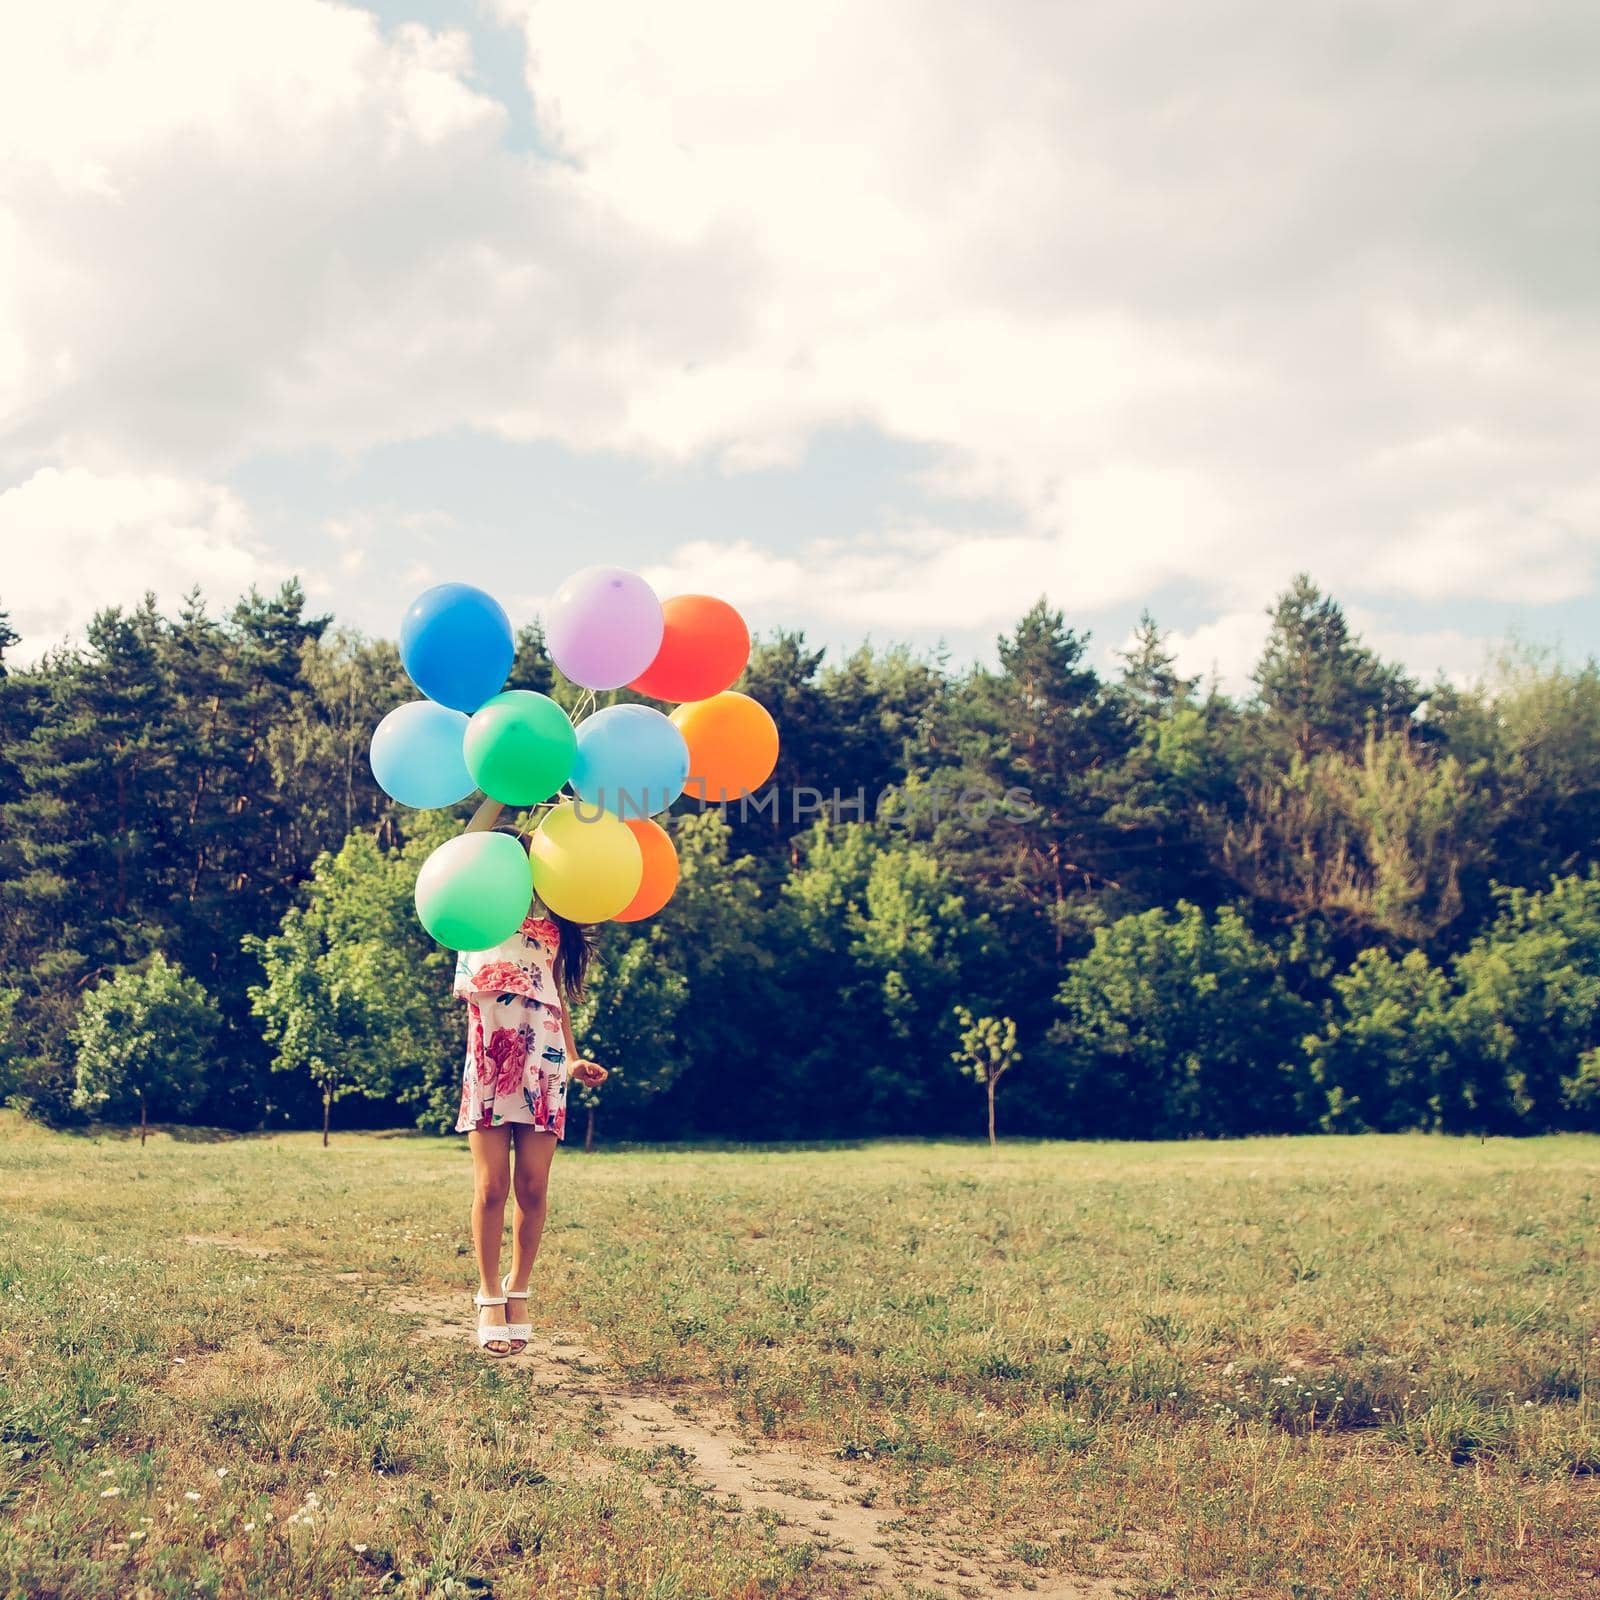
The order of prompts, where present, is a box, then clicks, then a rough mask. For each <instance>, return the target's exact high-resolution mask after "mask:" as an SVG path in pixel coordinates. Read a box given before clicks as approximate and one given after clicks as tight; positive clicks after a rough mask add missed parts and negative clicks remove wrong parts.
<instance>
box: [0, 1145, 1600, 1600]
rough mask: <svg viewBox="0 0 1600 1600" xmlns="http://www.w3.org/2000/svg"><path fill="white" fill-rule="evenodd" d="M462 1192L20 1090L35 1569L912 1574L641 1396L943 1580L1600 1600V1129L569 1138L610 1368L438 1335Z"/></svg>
mask: <svg viewBox="0 0 1600 1600" xmlns="http://www.w3.org/2000/svg"><path fill="white" fill-rule="evenodd" d="M467 1187H468V1176H467V1165H466V1161H465V1156H464V1152H463V1150H462V1149H461V1147H460V1146H459V1145H458V1144H457V1143H455V1142H453V1141H452V1142H447V1141H442V1140H429V1139H423V1138H414V1137H401V1136H396V1137H383V1136H371V1135H367V1136H359V1135H350V1136H345V1137H343V1138H340V1137H337V1136H336V1137H335V1139H334V1143H333V1147H332V1148H331V1149H329V1150H327V1151H324V1150H322V1149H320V1148H319V1147H318V1146H317V1143H316V1141H315V1139H314V1138H311V1137H304V1138H302V1137H299V1136H292V1137H283V1138H262V1139H243V1140H227V1141H216V1142H210V1141H204V1140H198V1139H183V1140H175V1139H173V1138H171V1137H168V1136H165V1135H161V1136H158V1137H156V1138H153V1139H152V1141H151V1143H150V1145H149V1147H148V1148H147V1149H145V1150H143V1151H141V1150H140V1148H139V1146H138V1144H137V1142H130V1141H129V1140H127V1139H126V1138H123V1137H117V1136H106V1137H100V1138H94V1139H91V1138H84V1137H70V1136H62V1135H51V1134H45V1133H42V1132H39V1131H37V1130H33V1129H30V1128H26V1127H23V1126H22V1125H21V1124H19V1123H17V1122H15V1121H14V1120H10V1121H5V1122H0V1195H3V1198H4V1222H3V1228H4V1232H3V1236H0V1290H3V1298H0V1371H3V1389H0V1510H3V1512H4V1515H3V1517H0V1591H3V1592H4V1593H5V1594H7V1595H28V1596H50V1595H73V1596H79V1595H82V1596H102V1595H103V1596H108V1597H109V1596H163V1597H166V1596H172V1597H178V1596H184V1597H188V1596H193V1595H196V1594H199V1595H206V1596H210V1595H229V1596H232V1595H261V1596H267V1595H272V1596H278V1595H294V1596H297V1597H311V1596H323V1595H341V1596H343V1595H365V1594H373V1593H378V1592H383V1593H392V1594H405V1595H467V1594H479V1595H481V1594H484V1593H486V1592H489V1591H490V1590H491V1589H492V1592H493V1593H495V1594H496V1595H499V1596H502V1597H509V1596H516V1595H524V1594H527V1595H533V1594H548V1595H552V1596H555V1595H559V1596H562V1597H563V1600H567V1597H570V1600H594V1597H600V1596H607V1597H612V1596H615V1597H621V1596H629V1597H635V1596H651V1597H657V1596H659V1597H666V1596H682V1597H698V1596H706V1597H712V1596H717V1597H721V1596H758V1595H771V1596H821V1597H829V1596H845V1595H851V1594H856V1595H859V1594H863V1593H893V1592H895V1586H893V1585H890V1584H889V1582H888V1580H887V1578H886V1577H885V1576H884V1574H883V1572H881V1571H880V1572H879V1573H878V1574H877V1575H874V1574H873V1573H872V1572H871V1571H870V1570H868V1571H862V1570H860V1569H856V1570H852V1568H851V1566H850V1565H849V1563H848V1562H843V1561H841V1560H839V1559H837V1555H836V1554H835V1555H830V1554H827V1553H823V1552H820V1551H819V1550H818V1548H817V1546H816V1544H815V1542H814V1541H813V1540H812V1539H810V1538H809V1537H806V1538H800V1539H798V1540H797V1539H796V1537H795V1530H794V1529H793V1528H786V1527H785V1526H784V1525H783V1524H782V1522H780V1520H779V1514H778V1513H775V1512H774V1511H772V1510H771V1509H770V1507H763V1506H760V1505H751V1504H746V1505H744V1507H743V1509H742V1512H740V1511H735V1510H734V1509H733V1508H732V1503H731V1502H730V1501H728V1500H727V1498H726V1496H725V1494H723V1493H719V1492H716V1490H715V1489H714V1488H712V1489H708V1488H707V1487H706V1485H705V1480H704V1478H703V1477H702V1476H701V1474H700V1472H699V1465H700V1464H699V1463H697V1461H696V1460H695V1459H694V1456H695V1451H694V1449H693V1448H691V1447H689V1446H683V1445H679V1444H677V1443H675V1442H674V1436H673V1435H672V1433H671V1431H670V1428H667V1429H665V1430H662V1431H659V1432H658V1433H656V1434H653V1435H651V1438H653V1439H655V1440H657V1441H658V1442H656V1443H654V1444H651V1443H650V1442H649V1441H643V1442H641V1439H640V1438H639V1437H637V1436H630V1435H629V1434H628V1433H627V1431H626V1429H625V1428H622V1427H621V1425H620V1423H619V1418H620V1417H621V1416H622V1414H623V1412H622V1411H621V1410H619V1409H618V1408H619V1406H622V1407H624V1408H625V1407H626V1404H627V1401H628V1397H630V1396H637V1397H641V1398H640V1400H639V1403H640V1404H643V1403H645V1402H644V1397H655V1398H654V1402H653V1403H657V1408H658V1411H659V1413H660V1414H661V1415H663V1416H666V1417H668V1418H670V1417H672V1416H682V1417H685V1418H689V1417H692V1416H694V1415H697V1414H700V1413H701V1412H702V1411H704V1414H705V1415H710V1414H712V1412H716V1413H717V1414H718V1415H721V1416H723V1417H724V1418H725V1419H727V1424H728V1426H730V1427H732V1426H737V1428H738V1429H740V1430H742V1432H743V1434H744V1435H745V1436H746V1437H747V1438H748V1439H749V1440H750V1441H751V1442H752V1444H753V1445H754V1447H755V1448H756V1449H757V1450H758V1451H759V1449H761V1448H762V1447H763V1442H764V1441H779V1442H780V1443H781V1448H782V1449H783V1450H784V1451H786V1452H787V1454H786V1455H785V1456H783V1457H782V1459H784V1460H791V1459H792V1460H796V1461H799V1460H801V1459H802V1458H804V1459H809V1460H814V1461H815V1462H817V1463H819V1469H820V1468H822V1467H825V1469H826V1471H827V1472H831V1473H833V1474H835V1475H836V1477H837V1478H838V1481H840V1482H843V1483H847V1484H848V1485H849V1486H850V1488H849V1494H850V1495H851V1496H852V1497H854V1499H855V1500H856V1501H857V1502H858V1503H859V1504H860V1505H861V1506H864V1507H877V1508H878V1510H877V1511H876V1512H875V1513H874V1514H875V1515H882V1514H884V1513H885V1512H887V1513H891V1514H892V1516H893V1519H894V1520H893V1521H892V1522H891V1523H889V1524H887V1526H889V1527H891V1528H893V1529H894V1530H895V1533H896V1537H899V1538H902V1539H903V1540H904V1541H906V1543H907V1546H908V1547H910V1546H914V1545H916V1544H917V1542H918V1541H926V1540H931V1539H934V1538H937V1539H938V1540H940V1541H942V1543H941V1544H940V1545H939V1548H940V1549H941V1550H943V1551H945V1552H947V1553H950V1556H949V1566H948V1576H947V1578H946V1580H945V1586H944V1587H943V1588H942V1589H938V1591H937V1592H941V1593H947V1594H955V1593H961V1592H968V1593H972V1594H980V1595H990V1594H998V1593H1007V1592H1010V1593H1016V1594H1018V1595H1021V1594H1024V1593H1027V1592H1029V1591H1030V1590H1032V1591H1033V1592H1034V1593H1036V1594H1041V1595H1061V1596H1065V1595H1070V1594H1085V1595H1087V1594H1110V1593H1113V1592H1116V1593H1121V1594H1125V1595H1128V1596H1164V1595H1181V1596H1191V1595H1195V1596H1198V1595H1230V1596H1245V1595H1249V1596H1295V1597H1300V1600H1312V1597H1319V1600H1320V1597H1324V1596H1326V1597H1329V1600H1332V1597H1339V1600H1355V1597H1371V1600H1399V1597H1414V1600H1446V1597H1454V1596H1461V1595H1468V1594H1473V1595H1494V1596H1559V1597H1568V1596H1570V1597H1574V1600H1575V1597H1579V1596H1585V1597H1590V1596H1593V1595H1594V1594H1596V1593H1597V1592H1600V1578H1597V1576H1596V1574H1597V1573H1600V1493H1597V1489H1596V1485H1597V1483H1600V1476H1597V1475H1600V1404H1597V1394H1600V1242H1597V1234H1596V1224H1597V1222H1600V1141H1597V1140H1586V1139H1581V1138H1559V1139H1546V1140H1530V1141H1526V1142H1520V1143H1516V1142H1490V1143H1488V1144H1479V1143H1478V1142H1476V1141H1472V1142H1457V1141H1446V1140H1440V1139H1426V1138H1394V1139H1375V1138H1374V1139H1306V1140H1292V1141H1290V1140H1284V1141H1251V1142H1243V1143H1233V1144H1190V1145H1166V1146H1155V1145H1131V1146H1112V1145H1070V1144H1030V1145H1016V1146H1011V1147H1002V1149H1001V1150H1000V1152H999V1153H998V1155H995V1156H991V1154H990V1152H989V1151H988V1150H987V1149H985V1148H983V1147H980V1146H969V1145H951V1144H933V1145H921V1144H869V1145H864V1146H861V1147H855V1148H851V1147H844V1148H828V1149H799V1150H791V1151H742V1152H713V1151H691V1150H664V1151H621V1152H616V1153H601V1154H596V1155H594V1156H589V1157H585V1156H583V1155H581V1154H578V1153H563V1154H562V1155H561V1156H559V1157H558V1158H557V1161H556V1170H555V1181H554V1186H553V1190H552V1215H551V1222H550V1227H549V1231H548V1233H547V1235H546V1250H545V1255H544V1257H543V1258H542V1260H541V1264H540V1269H539V1272H538V1274H537V1275H536V1277H535V1287H536V1290H537V1291H538V1292H537V1294H536V1297H535V1299H534V1301H533V1317H534V1320H535V1325H536V1329H537V1330H538V1332H539V1334H540V1338H541V1339H544V1338H547V1337H549V1336H553V1335H555V1334H557V1333H560V1334H562V1335H565V1336H567V1337H568V1338H569V1339H570V1340H576V1341H578V1342H581V1343H582V1344H584V1345H586V1346H587V1347H588V1348H589V1349H590V1350H592V1352H593V1353H594V1360H595V1363H596V1364H597V1365H598V1364H601V1363H603V1364H604V1365H605V1367H606V1369H607V1370H608V1371H609V1372H610V1373H611V1374H612V1377H611V1378H610V1379H609V1380H608V1381H609V1382H610V1383H611V1385H612V1389H611V1391H610V1392H609V1393H610V1397H609V1399H602V1398H595V1397H594V1395H593V1394H589V1393H587V1392H586V1388H585V1379H584V1376H583V1374H584V1363H582V1362H576V1363H574V1364H573V1366H572V1368H571V1376H570V1378H569V1380H568V1381H567V1382H566V1383H558V1384H556V1385H555V1386H554V1387H552V1386H551V1385H550V1383H548V1382H547V1381H545V1380H546V1378H547V1377H548V1374H549V1370H550V1369H548V1368H538V1369H534V1368H528V1367H516V1366H507V1365H496V1364H491V1363H489V1362H486V1361H485V1360H484V1359H483V1358H481V1357H480V1356H478V1355H477V1354H476V1352H475V1351H473V1350H472V1349H471V1348H470V1347H469V1344H468V1342H467V1338H466V1335H465V1334H464V1333H463V1334H462V1335H461V1337H459V1338H456V1337H418V1333H419V1331H426V1330H425V1329H423V1327H422V1325H423V1324H424V1323H426V1322H428V1321H429V1318H428V1317H427V1316H426V1315H424V1310H425V1308H426V1306H427V1305H428V1304H430V1303H437V1304H439V1305H441V1306H451V1307H454V1306H459V1307H460V1313H459V1314H460V1315H461V1317H462V1326H463V1328H465V1327H466V1326H467V1325H468V1323H467V1320H466V1294H467V1292H468V1286H469V1284H470V1272H469V1264H468V1258H467V1254H466V1243H465V1227H464V1206H465V1200H466V1194H467ZM396 1295H399V1296H400V1299H399V1302H398V1303H399V1304H400V1305H401V1306H402V1307H409V1309H402V1310H400V1311H398V1312H397V1311H396V1309H395V1306H396V1303H397V1302H396V1300H395V1296H396ZM445 1295H448V1296H451V1297H452V1298H451V1299H450V1300H448V1301H446V1300H441V1299H440V1298H439V1297H441V1296H445ZM430 1296H431V1297H433V1301H432V1302H430V1300H429V1298H428V1297H430ZM432 1320H433V1322H434V1323H435V1324H437V1322H438V1318H437V1316H435V1317H434V1318H433V1319H432ZM432 1331H433V1332H435V1333H437V1332H438V1328H437V1326H435V1327H434V1328H433V1330H432ZM599 1392H600V1391H598V1390H597V1391H596V1393H599ZM619 1393H620V1394H622V1396H623V1399H622V1400H620V1401H619V1400H618V1399H617V1395H618V1394H619ZM706 1408H709V1409H706ZM685 1437H694V1438H702V1439H705V1438H709V1437H711V1435H710V1434H708V1433H704V1432H702V1433H701V1434H697V1435H685ZM772 1448H774V1449H777V1448H779V1445H776V1444H775V1445H773V1446H772ZM748 1459H749V1460H751V1461H753V1462H766V1463H767V1465H766V1466H765V1467H764V1468H763V1470H765V1471H767V1472H768V1474H769V1475H771V1474H772V1472H773V1471H774V1469H773V1468H772V1467H771V1465H770V1463H771V1462H772V1461H775V1460H778V1459H780V1458H779V1457H777V1456H770V1457H762V1456H760V1455H759V1454H757V1455H752V1456H750V1457H749V1458H748ZM724 1476H726V1474H724ZM791 1487H793V1488H794V1492H795V1494H796V1495H797V1496H799V1497H801V1498H803V1497H804V1495H805V1493H806V1491H805V1490H804V1488H803V1486H791ZM723 1489H724V1490H725V1489H726V1482H725V1481H724V1483H723ZM826 1514H827V1515H831V1513H826ZM823 1525H824V1526H825V1525H826V1524H823ZM1097 1580H1109V1583H1110V1584H1111V1585H1114V1588H1113V1587H1111V1586H1108V1583H1107V1582H1103V1581H1097ZM929 1587H935V1586H931V1585H930V1586H929Z"/></svg>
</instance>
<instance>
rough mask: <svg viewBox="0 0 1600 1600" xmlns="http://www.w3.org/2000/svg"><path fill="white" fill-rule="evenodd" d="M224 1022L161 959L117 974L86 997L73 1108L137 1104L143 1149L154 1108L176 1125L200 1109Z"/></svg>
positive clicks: (77, 1040) (192, 984) (196, 988)
mask: <svg viewBox="0 0 1600 1600" xmlns="http://www.w3.org/2000/svg"><path fill="white" fill-rule="evenodd" d="M220 1022H221V1019H220V1018H219V1017H218V1015H217V1008H216V1005H215V1003H214V1002H213V1001H212V999H211V997H210V996H209V995H208V994H207V993H206V991H205V989H204V988H203V987H202V986H201V985H200V984H199V983H197V982H196V981H195V980H194V979H193V978H191V977H188V976H187V975H186V974H185V973H184V972H183V970H182V969H181V968H180V967H177V966H173V965H170V964H169V963H168V962H167V959H166V957H165V956H163V955H162V954H161V952H160V951H157V952H156V953H155V954H154V955H152V956H151V957H150V959H149V961H148V962H147V963H145V965H143V966H142V967H122V968H120V969H118V970H117V971H116V972H115V973H113V974H112V975H111V976H110V977H108V978H106V979H105V980H104V981H102V982H100V983H97V984H96V985H95V986H94V987H93V988H92V989H90V990H89V992H88V993H87V994H86V995H85V996H84V997H83V1004H82V1006H81V1008H80V1009H79V1012H78V1016H77V1019H76V1020H75V1021H74V1023H73V1026H72V1031H71V1039H72V1044H73V1047H74V1049H75V1050H76V1053H77V1083H76V1087H75V1089H74V1091H73V1102H74V1104H75V1105H76V1106H78V1108H79V1109H80V1110H90V1111H98V1110H100V1109H102V1108H103V1107H105V1106H106V1105H108V1104H119V1103H124V1102H126V1101H128V1100H130V1099H131V1100H136V1101H137V1103H138V1106H139V1143H140V1144H141V1145H142V1144H143V1143H144V1142H145V1134H146V1131H147V1129H148V1127H149V1107H150V1104H151V1102H152V1101H153V1102H154V1103H155V1104H156V1106H157V1108H158V1110H160V1111H163V1112H165V1113H166V1114H167V1115H169V1116H173V1117H181V1116H184V1115H185V1114H186V1113H187V1112H189V1111H190V1110H191V1109H192V1108H193V1107H194V1105H195V1103H196V1101H197V1100H198V1099H199V1097H200V1094H201V1091H202V1089H203V1087H204V1084H205V1077H206V1072H207V1069H208V1068H209V1066H210V1065H211V1060H212V1046H213V1043H214V1041H215V1039H216V1035H217V1030H218V1027H219V1026H220Z"/></svg>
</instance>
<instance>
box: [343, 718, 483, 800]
mask: <svg viewBox="0 0 1600 1600" xmlns="http://www.w3.org/2000/svg"><path fill="white" fill-rule="evenodd" d="M466 732H467V719H466V716H465V714H464V713H463V712H460V711H452V710H451V709H450V708H449V707H448V706H441V705H436V704H435V703H434V702H433V701H432V700H413V701H411V702H410V703H409V704H407V705H403V706H396V707H395V708H394V710H393V711H391V712H390V713H389V715H388V716H386V717H385V718H384V719H383V721H382V722H380V723H379V724H378V726H377V727H376V728H375V729H374V730H373V734H372V744H371V746H370V747H369V749H368V752H367V759H368V760H369V761H371V763H372V776H373V777H374V778H376V779H377V780H378V787H379V788H380V789H382V790H383V792H384V793H385V794H386V795H388V796H389V798H390V799H391V800H398V801H399V802H400V804H401V805H403V806H413V807H415V808H416V809H418V810H427V809H429V808H430V807H433V806H453V805H454V804H455V803H456V801H458V800H465V799H466V798H467V796H468V795H469V794H471V793H472V791H473V790H474V789H476V788H477V787H478V785H477V783H476V782H475V781H474V780H473V776H472V774H471V773H470V772H468V771H467V762H466V758H465V757H464V756H463V755H462V753H461V741H462V739H463V738H464V737H465V736H466Z"/></svg>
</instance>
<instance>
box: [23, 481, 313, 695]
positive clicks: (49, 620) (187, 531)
mask: <svg viewBox="0 0 1600 1600" xmlns="http://www.w3.org/2000/svg"><path fill="white" fill-rule="evenodd" d="M0 551H3V552H4V565H3V567H0V605H3V606H4V607H5V609H6V610H7V611H9V612H10V614H11V621H12V624H13V626H15V628H16V630H17V632H18V633H20V634H21V635H22V643H21V645H20V646H19V647H18V649H17V653H16V659H17V660H18V661H20V662H23V663H27V662H31V661H34V660H36V659H37V658H38V657H39V656H40V655H41V654H42V653H43V652H44V651H45V650H47V649H49V648H50V647H51V646H52V645H56V644H59V643H61V642H62V641H63V640H64V639H65V638H66V637H68V636H69V635H75V634H77V633H79V632H81V630H82V628H83V626H84V624H85V623H86V622H88V620H89V619H90V618H91V617H92V616H93V615H94V613H95V612H96V611H98V610H100V609H101V608H102V607H105V606H112V605H121V606H130V605H136V604H137V603H138V602H139V600H140V599H141V598H142V597H143V595H144V593H145V591H146V590H152V591H154V592H155V594H156V597H157V598H158V600H160V601H161V602H162V603H163V604H164V605H165V606H166V607H168V608H169V610H170V609H172V608H175V606H176V604H177V602H178V601H179V600H180V599H181V598H182V596H183V595H184V594H185V593H187V592H188V590H190V589H191V588H193V587H194V586H195V585H196V584H198V585H200V587H201V588H202V589H203V590H205V591H206V592H207V593H208V594H210V595H212V596H216V595H222V596H225V597H229V598H231V597H232V596H234V595H237V594H239V593H241V592H242V591H244V590H246V589H248V588H249V587H250V585H251V584H258V585H266V584H269V583H271V584H275V583H277V582H279V581H281V579H282V578H283V577H285V576H287V574H286V573H285V572H284V571H283V570H282V569H281V568H280V567H279V566H278V565H277V563H276V562H274V561H273V560H271V559H270V558H269V557H268V556H266V555H265V554H263V552H262V551H261V550H260V548H259V547H258V545H257V542H256V540H255V537H254V535H253V533H252V530H251V526H250V520H249V517H248V515H247V513H246V511H245V508H244V506H243V505H242V504H241V502H240V501H239V499H238V498H237V496H235V495H234V494H233V493H232V492H231V491H229V490H228V489H225V488H220V487H218V486H217V485H215V484H209V483H201V482H196V481H193V480H189V479H183V478H176V477H170V476H166V475H163V474H160V473H112V474H106V475H97V474H95V473H92V472H88V471H86V470H84V469H83V468H81V467H70V468H65V469H63V468H57V467H45V468H43V469H41V470H40V471H38V472H36V473H34V474H33V476H32V477H30V478H28V479H27V480H26V481H25V482H23V483H19V484H17V485H16V486H15V487H14V488H10V489H6V490H4V491H3V492H0Z"/></svg>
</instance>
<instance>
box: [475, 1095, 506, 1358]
mask: <svg viewBox="0 0 1600 1600" xmlns="http://www.w3.org/2000/svg"><path fill="white" fill-rule="evenodd" d="M467 1146H468V1148H469V1149H470V1150H471V1151H472V1247H473V1250H474V1251H475V1252H476V1253H477V1257H478V1291H479V1293H481V1294H484V1295H498V1294H499V1293H500V1238H501V1235H502V1234H503V1233H504V1232H505V1226H506V1195H507V1193H508V1192H509V1191H510V1188H511V1129H510V1128H509V1127H499V1128H474V1129H473V1130H472V1131H471V1132H470V1133H469V1134H468V1135H467ZM478 1325H479V1326H480V1327H484V1328H503V1327H504V1326H505V1325H506V1308H505V1307H504V1306H482V1307H480V1308H479V1311H478ZM489 1348H490V1349H491V1350H496V1353H498V1352H499V1350H509V1349H510V1348H511V1344H510V1341H509V1340H506V1339H495V1340H491V1341H490V1345H489Z"/></svg>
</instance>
